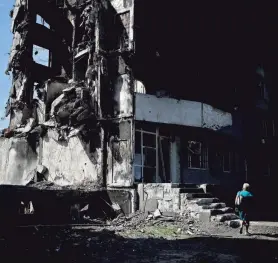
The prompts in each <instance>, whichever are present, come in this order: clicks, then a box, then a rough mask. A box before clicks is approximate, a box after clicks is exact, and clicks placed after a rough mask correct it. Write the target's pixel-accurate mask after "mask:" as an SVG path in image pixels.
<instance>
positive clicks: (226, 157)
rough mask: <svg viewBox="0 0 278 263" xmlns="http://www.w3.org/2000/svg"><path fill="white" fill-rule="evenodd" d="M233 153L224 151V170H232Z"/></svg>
mask: <svg viewBox="0 0 278 263" xmlns="http://www.w3.org/2000/svg"><path fill="white" fill-rule="evenodd" d="M231 159H232V158H231V153H230V152H224V153H223V158H222V162H223V163H222V167H223V172H228V173H229V172H231V166H232V165H231V163H232V162H231Z"/></svg>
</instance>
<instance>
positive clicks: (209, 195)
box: [186, 193, 213, 199]
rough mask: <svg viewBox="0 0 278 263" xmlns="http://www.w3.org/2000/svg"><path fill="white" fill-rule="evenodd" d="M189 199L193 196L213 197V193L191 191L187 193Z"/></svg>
mask: <svg viewBox="0 0 278 263" xmlns="http://www.w3.org/2000/svg"><path fill="white" fill-rule="evenodd" d="M186 197H187V199H193V198H211V197H213V195H212V194H206V193H189V194H187V196H186Z"/></svg>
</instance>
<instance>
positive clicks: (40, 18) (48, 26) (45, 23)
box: [36, 15, 50, 29]
mask: <svg viewBox="0 0 278 263" xmlns="http://www.w3.org/2000/svg"><path fill="white" fill-rule="evenodd" d="M36 23H37V24H39V25H43V26H45V27H46V28H48V29H50V25H49V24H48V23H47V22H46V21H45V20H44V19H43V18H42V17H41V16H40V15H37V16H36Z"/></svg>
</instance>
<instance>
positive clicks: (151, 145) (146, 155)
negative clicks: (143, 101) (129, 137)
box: [134, 128, 170, 183]
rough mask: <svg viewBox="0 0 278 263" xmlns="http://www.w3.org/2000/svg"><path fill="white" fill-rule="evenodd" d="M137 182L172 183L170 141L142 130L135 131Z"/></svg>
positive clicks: (157, 132) (135, 173) (135, 170)
mask: <svg viewBox="0 0 278 263" xmlns="http://www.w3.org/2000/svg"><path fill="white" fill-rule="evenodd" d="M134 175H135V182H145V183H153V182H156V181H157V176H158V177H159V178H160V179H161V182H170V139H169V138H167V137H163V136H160V135H159V129H158V128H156V132H150V131H145V130H143V129H142V128H141V129H136V131H135V160H134Z"/></svg>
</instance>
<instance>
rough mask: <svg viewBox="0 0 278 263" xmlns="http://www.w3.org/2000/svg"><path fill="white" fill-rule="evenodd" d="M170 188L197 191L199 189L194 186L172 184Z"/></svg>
mask: <svg viewBox="0 0 278 263" xmlns="http://www.w3.org/2000/svg"><path fill="white" fill-rule="evenodd" d="M171 187H172V188H181V189H183V188H194V189H198V188H199V187H198V186H197V185H196V184H172V185H171Z"/></svg>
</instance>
